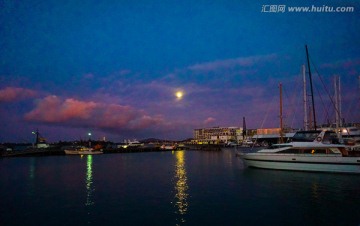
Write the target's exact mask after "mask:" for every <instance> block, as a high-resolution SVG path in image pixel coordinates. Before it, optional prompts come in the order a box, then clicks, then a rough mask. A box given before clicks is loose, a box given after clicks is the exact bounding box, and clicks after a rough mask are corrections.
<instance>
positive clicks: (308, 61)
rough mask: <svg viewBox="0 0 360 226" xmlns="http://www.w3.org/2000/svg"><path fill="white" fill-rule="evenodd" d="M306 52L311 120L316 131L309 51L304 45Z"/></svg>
mask: <svg viewBox="0 0 360 226" xmlns="http://www.w3.org/2000/svg"><path fill="white" fill-rule="evenodd" d="M305 50H306V59H307V64H308V69H309V80H310V91H311V102H312V110H313V118H314V119H313V120H314V129H315V130H316V113H315V102H314V90H313V85H312V76H311V68H310V60H309V51H308V47H307V45H305Z"/></svg>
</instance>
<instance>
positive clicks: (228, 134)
mask: <svg viewBox="0 0 360 226" xmlns="http://www.w3.org/2000/svg"><path fill="white" fill-rule="evenodd" d="M242 134H243V128H241V127H211V128H203V129H195V130H194V141H195V142H196V143H204V144H218V143H227V142H230V141H231V142H239V141H241V140H242V138H243V137H242Z"/></svg>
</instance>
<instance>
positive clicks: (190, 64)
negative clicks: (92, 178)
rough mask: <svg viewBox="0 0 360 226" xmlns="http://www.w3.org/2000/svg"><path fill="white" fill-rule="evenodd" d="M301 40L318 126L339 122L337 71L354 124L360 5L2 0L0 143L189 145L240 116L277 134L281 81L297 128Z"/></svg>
mask: <svg viewBox="0 0 360 226" xmlns="http://www.w3.org/2000/svg"><path fill="white" fill-rule="evenodd" d="M247 2H249V3H247ZM265 5H276V6H277V5H286V7H289V6H300V7H301V6H303V7H306V6H310V7H311V6H312V5H315V6H319V7H321V6H323V5H325V6H332V7H338V6H341V7H342V6H345V7H347V6H353V7H354V9H355V10H354V12H348V13H326V12H316V13H291V12H288V11H286V12H261V10H262V9H263V8H264V6H265ZM266 7H267V6H266ZM266 7H265V8H266ZM306 44H307V45H308V48H309V54H310V60H311V62H312V64H311V67H312V72H313V82H314V90H315V96H316V97H315V103H316V109H317V121H318V123H319V124H321V123H326V122H327V121H334V118H335V114H334V110H333V107H332V106H331V102H330V97H329V96H332V95H333V94H334V85H333V79H334V75H339V76H340V77H341V92H342V112H343V117H344V118H345V120H346V121H347V122H360V101H359V99H360V88H359V76H360V55H359V54H360V2H359V1H358V0H347V1H332V0H327V1H321V0H316V1H315V0H314V1H310V0H308V1H303V0H302V1H298V0H292V1H288V0H286V1H285V0H282V1H276V0H273V1H267V0H258V1H240V0H232V1H230V0H229V1H226V0H221V1H217V0H212V1H210V0H207V1H201V0H199V1H194V0H191V1H189V0H183V1H150V0H137V1H122V0H117V1H101V0H96V1H92V0H87V1H77V0H71V1H58V0H40V1H37V0H31V1H24V0H22V1H15V0H0V142H5V141H9V142H32V141H33V139H34V135H33V134H31V132H32V131H34V130H36V129H39V131H40V133H41V134H42V135H43V136H45V137H46V138H48V140H49V141H54V142H55V141H59V140H75V139H86V138H87V133H88V132H89V131H91V132H92V138H93V139H99V138H102V137H104V136H105V137H106V139H108V140H112V141H122V140H123V139H134V138H137V139H143V138H150V137H155V138H164V139H185V138H189V137H192V136H193V129H195V128H203V127H212V126H240V127H241V126H242V118H243V117H246V122H247V128H254V129H255V128H266V127H279V89H278V86H279V83H282V84H283V94H284V96H283V101H284V117H285V118H284V120H285V124H286V125H287V126H289V127H293V128H301V127H302V126H303V124H302V122H303V102H302V95H303V94H302V89H303V88H302V74H301V66H302V65H303V64H305V63H306V54H305V45H306ZM319 75H320V76H319ZM308 90H309V88H308ZM177 92H182V94H183V95H182V96H181V95H179V96H176V93H177Z"/></svg>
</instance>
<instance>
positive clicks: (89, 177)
mask: <svg viewBox="0 0 360 226" xmlns="http://www.w3.org/2000/svg"><path fill="white" fill-rule="evenodd" d="M92 163H93V159H92V155H87V159H86V180H85V183H86V203H85V205H86V206H92V205H94V201H93V200H92V193H93V192H94V188H93V171H92Z"/></svg>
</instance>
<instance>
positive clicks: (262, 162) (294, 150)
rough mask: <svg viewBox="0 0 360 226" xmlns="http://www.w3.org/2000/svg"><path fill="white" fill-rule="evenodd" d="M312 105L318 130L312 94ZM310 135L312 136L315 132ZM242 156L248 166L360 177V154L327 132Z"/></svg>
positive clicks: (242, 154) (334, 134)
mask: <svg viewBox="0 0 360 226" xmlns="http://www.w3.org/2000/svg"><path fill="white" fill-rule="evenodd" d="M305 47H306V55H307V60H308V66H309V75H310V85H311V91H312V82H311V71H310V63H309V57H308V49H307V46H305ZM312 93H313V92H312ZM312 103H313V117H314V127H315V131H316V117H315V108H314V98H313V95H312ZM280 107H281V106H280ZM310 134H312V135H313V134H314V133H310ZM239 156H240V158H242V159H243V161H244V162H245V164H246V165H247V166H249V167H256V168H263V169H277V170H294V171H315V172H332V173H356V174H360V154H359V152H356V151H349V150H348V149H347V148H346V146H345V145H343V144H340V142H339V139H338V137H337V134H336V133H334V132H333V131H327V130H323V131H322V132H320V134H318V135H317V134H316V137H315V139H314V140H313V141H310V142H309V141H305V142H290V143H283V144H274V145H272V146H270V147H269V148H266V149H262V150H260V151H258V152H255V153H240V154H239Z"/></svg>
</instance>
